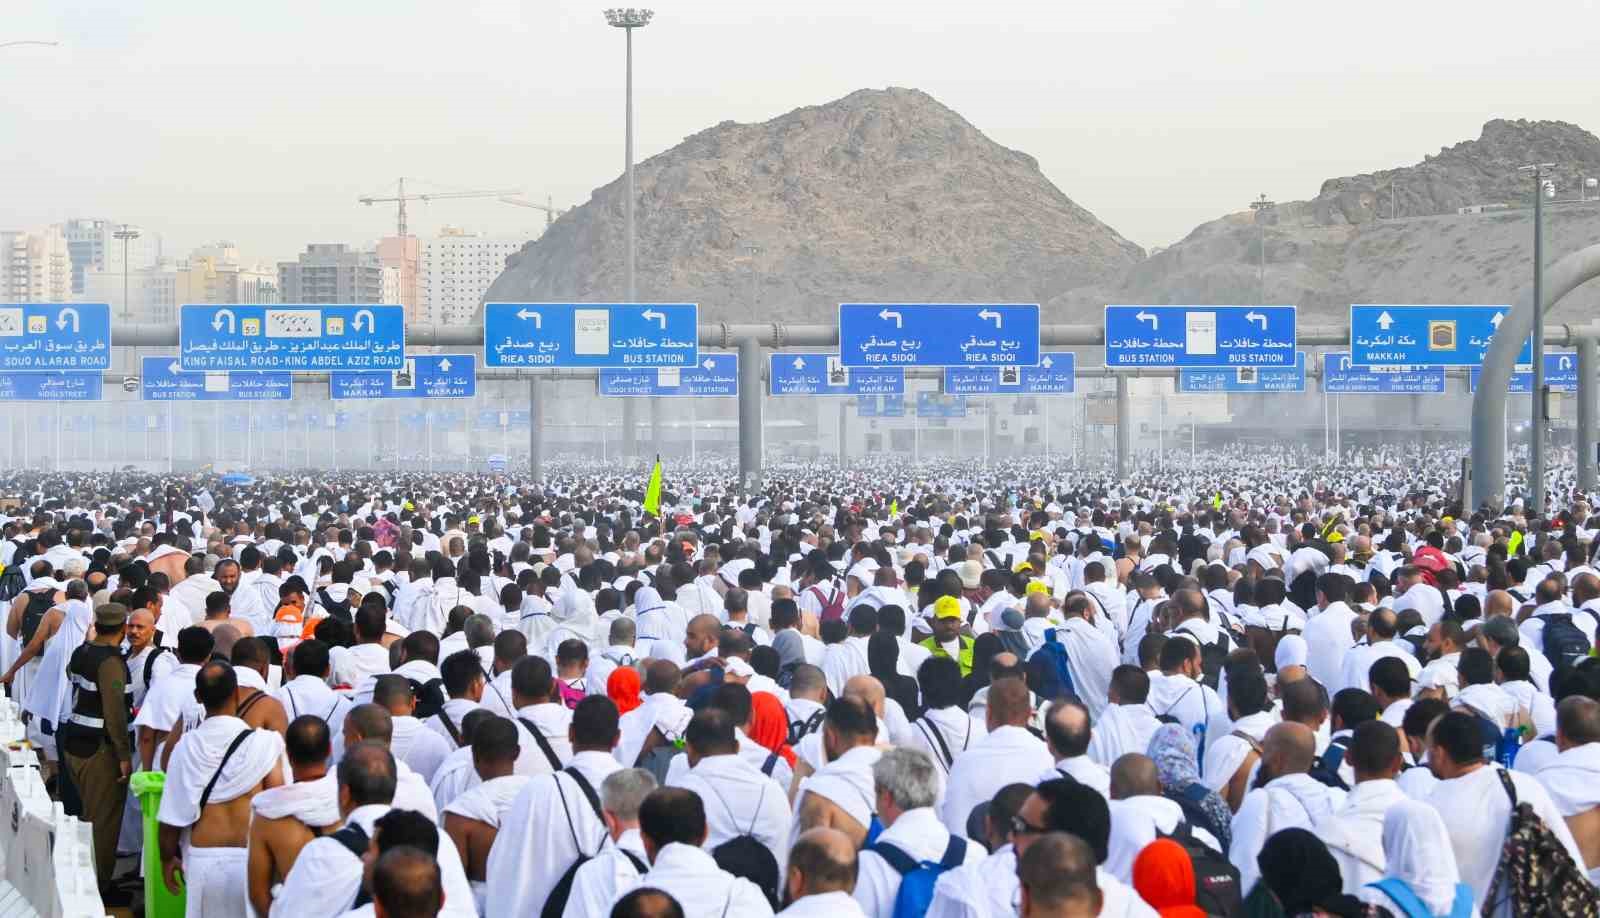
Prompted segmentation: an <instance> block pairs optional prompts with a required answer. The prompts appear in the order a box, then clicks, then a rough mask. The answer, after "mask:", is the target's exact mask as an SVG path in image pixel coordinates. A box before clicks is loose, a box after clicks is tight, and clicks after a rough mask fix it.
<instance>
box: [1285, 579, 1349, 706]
mask: <svg viewBox="0 0 1600 918" xmlns="http://www.w3.org/2000/svg"><path fill="white" fill-rule="evenodd" d="M1296 554H1298V552H1296ZM1356 618H1357V616H1356V613H1355V612H1354V611H1352V610H1351V608H1350V607H1349V606H1347V605H1345V604H1344V603H1342V602H1335V603H1329V604H1328V607H1327V608H1326V609H1323V610H1322V611H1321V612H1317V613H1315V614H1313V615H1312V616H1311V617H1310V619H1308V620H1307V621H1306V627H1305V631H1303V632H1301V636H1302V637H1304V638H1305V642H1306V672H1308V673H1310V674H1311V678H1313V679H1315V680H1317V681H1318V682H1320V683H1322V685H1323V686H1325V687H1326V688H1327V689H1328V694H1329V695H1333V694H1335V693H1337V692H1338V691H1339V690H1340V689H1342V688H1344V686H1343V685H1342V684H1340V681H1339V680H1340V679H1342V678H1343V664H1344V655H1345V652H1346V651H1348V650H1349V649H1350V648H1352V647H1354V646H1355V644H1356V639H1355V636H1354V635H1353V634H1351V633H1350V623H1351V622H1353V621H1355V620H1356Z"/></svg>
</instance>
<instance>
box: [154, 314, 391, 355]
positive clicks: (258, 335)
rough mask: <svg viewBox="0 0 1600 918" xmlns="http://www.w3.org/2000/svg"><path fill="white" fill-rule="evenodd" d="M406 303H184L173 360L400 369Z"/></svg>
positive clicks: (179, 317)
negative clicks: (175, 354)
mask: <svg viewBox="0 0 1600 918" xmlns="http://www.w3.org/2000/svg"><path fill="white" fill-rule="evenodd" d="M405 352H406V323H405V307H403V306H380V305H377V304H373V305H370V306H367V305H339V306H334V305H328V306H303V305H283V306H254V305H225V306H213V305H210V304H206V305H198V304H194V303H185V304H184V305H183V306H182V307H180V308H179V310H178V358H179V359H178V363H179V365H180V366H181V367H182V368H183V369H185V370H398V369H400V368H401V366H403V365H404V363H405V356H406V353H405Z"/></svg>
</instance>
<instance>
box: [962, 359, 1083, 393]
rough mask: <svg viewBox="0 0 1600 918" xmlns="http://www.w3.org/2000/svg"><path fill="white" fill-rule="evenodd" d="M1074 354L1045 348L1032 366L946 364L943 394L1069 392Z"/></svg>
mask: <svg viewBox="0 0 1600 918" xmlns="http://www.w3.org/2000/svg"><path fill="white" fill-rule="evenodd" d="M1077 360H1078V358H1077V356H1076V355H1075V354H1073V353H1072V352H1071V351H1047V352H1045V353H1043V354H1041V355H1039V365H1038V366H1036V367H950V368H949V369H946V370H945V371H944V391H945V394H946V395H1071V394H1072V393H1073V392H1074V391H1075V389H1076V379H1075V374H1076V372H1077Z"/></svg>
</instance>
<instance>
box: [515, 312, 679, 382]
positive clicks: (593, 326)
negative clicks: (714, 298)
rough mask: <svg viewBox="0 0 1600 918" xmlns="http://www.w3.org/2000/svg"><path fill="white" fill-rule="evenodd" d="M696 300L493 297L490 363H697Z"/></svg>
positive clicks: (586, 365)
mask: <svg viewBox="0 0 1600 918" xmlns="http://www.w3.org/2000/svg"><path fill="white" fill-rule="evenodd" d="M699 316H700V307H698V306H696V305H695V304H694V303H489V304H488V305H486V306H484V308H483V365H484V366H486V367H602V368H603V367H692V366H695V365H697V364H698V363H699V362H700V360H699V356H698V355H699V345H700V325H699V322H700V318H699Z"/></svg>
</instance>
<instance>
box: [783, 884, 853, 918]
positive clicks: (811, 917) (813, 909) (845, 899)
mask: <svg viewBox="0 0 1600 918" xmlns="http://www.w3.org/2000/svg"><path fill="white" fill-rule="evenodd" d="M778 914H779V915H783V916H785V918H866V914H867V913H866V912H863V911H862V910H861V903H859V902H857V901H856V900H855V899H854V898H852V897H851V895H850V894H849V893H847V892H843V891H840V890H835V891H833V892H825V893H818V894H816V895H814V896H804V897H801V898H799V899H796V900H795V901H794V902H792V903H790V904H789V907H788V908H786V909H784V910H783V911H781V912H779V913H778Z"/></svg>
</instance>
